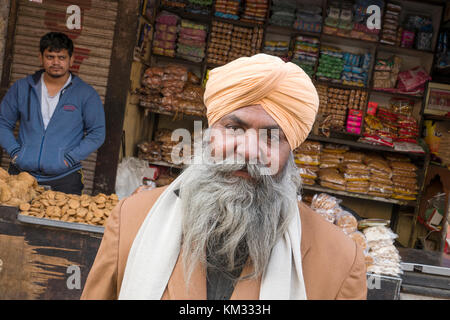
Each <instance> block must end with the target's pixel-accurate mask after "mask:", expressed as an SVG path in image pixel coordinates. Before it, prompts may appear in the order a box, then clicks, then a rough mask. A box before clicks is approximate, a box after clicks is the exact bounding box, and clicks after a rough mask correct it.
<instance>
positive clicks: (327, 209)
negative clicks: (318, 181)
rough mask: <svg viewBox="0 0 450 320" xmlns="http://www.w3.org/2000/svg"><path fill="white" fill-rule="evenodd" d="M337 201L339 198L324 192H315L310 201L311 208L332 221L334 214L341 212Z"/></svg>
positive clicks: (333, 220) (334, 217) (334, 218)
mask: <svg viewBox="0 0 450 320" xmlns="http://www.w3.org/2000/svg"><path fill="white" fill-rule="evenodd" d="M339 203H341V200H339V199H337V198H335V197H332V196H330V195H328V194H326V193H320V194H315V195H314V196H313V198H312V201H311V209H313V210H314V211H315V212H316V213H318V214H320V215H321V216H322V217H323V218H324V219H326V220H327V221H329V222H331V223H334V222H335V220H336V214H338V213H339V212H341V208H340V206H339Z"/></svg>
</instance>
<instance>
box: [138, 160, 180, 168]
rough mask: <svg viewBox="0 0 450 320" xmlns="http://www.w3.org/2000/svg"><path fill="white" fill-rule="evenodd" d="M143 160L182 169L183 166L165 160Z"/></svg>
mask: <svg viewBox="0 0 450 320" xmlns="http://www.w3.org/2000/svg"><path fill="white" fill-rule="evenodd" d="M144 160H145V159H144ZM145 161H147V162H148V164H153V165H155V166H162V167H169V168H176V169H184V168H185V166H184V165H181V164H173V163H170V162H166V161H150V160H145Z"/></svg>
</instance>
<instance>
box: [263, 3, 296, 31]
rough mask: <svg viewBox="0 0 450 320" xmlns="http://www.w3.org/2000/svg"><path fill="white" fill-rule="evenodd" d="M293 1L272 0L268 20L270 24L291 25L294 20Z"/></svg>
mask: <svg viewBox="0 0 450 320" xmlns="http://www.w3.org/2000/svg"><path fill="white" fill-rule="evenodd" d="M295 7H296V4H295V2H294V1H283V0H272V8H271V9H272V15H271V16H270V20H269V22H270V23H271V24H274V25H277V26H282V27H292V25H293V24H294V20H295V9H296V8H295Z"/></svg>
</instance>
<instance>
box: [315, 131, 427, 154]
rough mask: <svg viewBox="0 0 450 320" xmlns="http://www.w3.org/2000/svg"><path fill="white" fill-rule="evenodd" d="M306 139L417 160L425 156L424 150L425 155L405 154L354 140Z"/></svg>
mask: <svg viewBox="0 0 450 320" xmlns="http://www.w3.org/2000/svg"><path fill="white" fill-rule="evenodd" d="M357 137H358V136H357ZM307 139H308V140H313V141H319V142H325V143H336V144H343V145H346V146H349V147H354V148H358V149H367V150H373V151H383V152H392V153H401V154H406V155H409V156H415V157H419V158H423V157H425V156H426V151H425V150H424V151H425V153H423V154H422V153H412V152H407V151H399V150H395V149H394V148H390V147H385V146H377V145H373V144H368V143H363V142H358V141H356V140H350V139H340V138H327V137H324V136H318V135H313V134H310V135H309V136H308V138H307Z"/></svg>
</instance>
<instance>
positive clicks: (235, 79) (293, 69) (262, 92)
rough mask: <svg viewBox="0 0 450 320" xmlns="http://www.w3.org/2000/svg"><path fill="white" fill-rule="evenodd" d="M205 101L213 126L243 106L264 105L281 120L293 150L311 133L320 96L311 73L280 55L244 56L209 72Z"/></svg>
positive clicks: (274, 116)
mask: <svg viewBox="0 0 450 320" xmlns="http://www.w3.org/2000/svg"><path fill="white" fill-rule="evenodd" d="M204 102H205V105H206V109H207V117H208V123H209V126H212V125H213V124H214V123H215V122H216V121H218V120H219V119H221V118H222V117H223V116H225V115H227V114H229V113H231V112H233V111H235V110H237V109H239V108H242V107H246V106H250V105H256V104H260V105H261V106H262V107H263V108H264V110H265V111H266V112H267V113H268V114H269V115H270V116H271V117H272V118H273V119H274V120H275V121H276V122H277V123H278V125H279V126H280V128H281V129H282V130H283V132H284V134H285V135H286V137H287V139H288V142H289V144H290V146H291V149H292V150H293V149H295V148H297V147H298V146H299V145H300V144H301V143H302V142H303V141H304V140H305V139H306V137H307V136H308V134H309V132H310V130H311V128H312V125H313V123H314V121H315V118H316V113H317V109H318V107H319V97H318V95H317V91H316V88H315V87H314V85H313V83H312V81H311V79H310V78H309V76H308V75H307V74H306V73H305V72H304V71H303V70H302V69H301V68H300V67H298V66H297V65H295V64H293V63H291V62H287V63H286V62H284V61H283V60H281V59H280V58H278V57H274V56H270V55H267V54H257V55H254V56H252V57H242V58H239V59H236V60H234V61H232V62H230V63H228V64H226V65H224V66H221V67H218V68H215V69H213V70H211V72H210V73H209V79H208V82H207V83H206V90H205V95H204Z"/></svg>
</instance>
